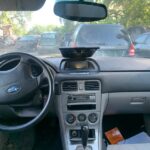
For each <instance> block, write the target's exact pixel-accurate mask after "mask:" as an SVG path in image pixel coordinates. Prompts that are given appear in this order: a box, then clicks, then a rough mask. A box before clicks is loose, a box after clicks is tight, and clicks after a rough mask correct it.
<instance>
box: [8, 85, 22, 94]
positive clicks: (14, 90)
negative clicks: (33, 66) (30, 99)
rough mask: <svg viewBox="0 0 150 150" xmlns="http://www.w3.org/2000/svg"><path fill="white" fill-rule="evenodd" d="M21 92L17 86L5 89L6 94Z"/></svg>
mask: <svg viewBox="0 0 150 150" xmlns="http://www.w3.org/2000/svg"><path fill="white" fill-rule="evenodd" d="M20 90H21V87H20V86H19V85H12V86H10V87H9V88H8V89H7V93H18V92H19V91H20Z"/></svg>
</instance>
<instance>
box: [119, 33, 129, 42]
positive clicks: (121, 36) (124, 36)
mask: <svg viewBox="0 0 150 150" xmlns="http://www.w3.org/2000/svg"><path fill="white" fill-rule="evenodd" d="M117 38H118V39H124V40H126V41H130V38H129V37H128V35H122V34H118V35H117Z"/></svg>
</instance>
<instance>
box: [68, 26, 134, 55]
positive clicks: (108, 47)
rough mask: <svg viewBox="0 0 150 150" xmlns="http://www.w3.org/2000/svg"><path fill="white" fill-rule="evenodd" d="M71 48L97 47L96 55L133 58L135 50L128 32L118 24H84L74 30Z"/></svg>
mask: <svg viewBox="0 0 150 150" xmlns="http://www.w3.org/2000/svg"><path fill="white" fill-rule="evenodd" d="M69 46H71V47H89V46H91V47H99V48H100V49H99V50H98V51H97V53H96V55H98V56H99V55H101V56H134V55H135V49H134V45H133V43H132V41H131V38H130V36H129V34H128V32H127V31H126V30H125V28H124V27H123V26H122V25H118V24H84V25H79V26H78V27H77V29H76V30H75V32H74V34H73V36H72V39H71V42H70V44H69Z"/></svg>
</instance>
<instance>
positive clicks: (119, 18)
mask: <svg viewBox="0 0 150 150" xmlns="http://www.w3.org/2000/svg"><path fill="white" fill-rule="evenodd" d="M97 2H102V3H104V4H106V6H107V7H108V18H107V19H106V20H105V21H102V22H104V23H120V24H123V25H124V26H126V27H130V26H137V25H141V26H145V27H150V0H142V1H141V0H97Z"/></svg>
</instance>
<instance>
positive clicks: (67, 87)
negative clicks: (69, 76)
mask: <svg viewBox="0 0 150 150" xmlns="http://www.w3.org/2000/svg"><path fill="white" fill-rule="evenodd" d="M62 88H63V91H77V89H78V86H77V82H64V83H63V85H62Z"/></svg>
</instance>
